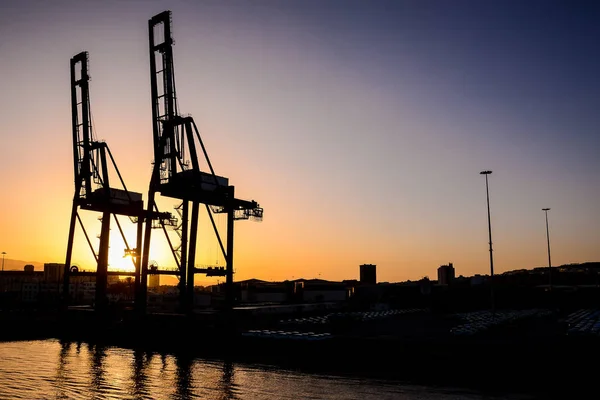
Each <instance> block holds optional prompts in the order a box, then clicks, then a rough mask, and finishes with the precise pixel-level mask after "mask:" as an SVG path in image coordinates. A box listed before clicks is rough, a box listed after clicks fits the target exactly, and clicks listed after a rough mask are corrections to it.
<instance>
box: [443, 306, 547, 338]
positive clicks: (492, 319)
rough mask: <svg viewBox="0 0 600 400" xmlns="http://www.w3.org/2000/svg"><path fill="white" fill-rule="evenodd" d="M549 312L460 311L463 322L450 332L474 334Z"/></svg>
mask: <svg viewBox="0 0 600 400" xmlns="http://www.w3.org/2000/svg"><path fill="white" fill-rule="evenodd" d="M550 314H551V311H549V310H545V309H537V308H536V309H529V310H502V311H496V312H495V313H493V312H492V311H475V312H470V313H461V314H457V316H458V317H459V318H461V319H463V320H464V321H465V322H464V323H462V324H460V325H458V326H456V327H454V328H452V329H451V330H450V333H452V334H454V335H475V334H477V333H481V332H484V331H486V330H488V329H490V328H492V327H494V326H498V325H500V324H503V323H507V322H513V321H517V320H522V319H525V318H532V317H542V316H546V315H550Z"/></svg>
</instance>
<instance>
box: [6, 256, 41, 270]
mask: <svg viewBox="0 0 600 400" xmlns="http://www.w3.org/2000/svg"><path fill="white" fill-rule="evenodd" d="M1 263H2V260H1V259H0V267H1V266H2V264H1ZM27 264H31V265H33V266H34V267H35V270H36V271H43V270H44V263H43V262H39V261H23V260H12V259H10V258H6V259H4V270H5V271H23V267H24V266H26V265H27Z"/></svg>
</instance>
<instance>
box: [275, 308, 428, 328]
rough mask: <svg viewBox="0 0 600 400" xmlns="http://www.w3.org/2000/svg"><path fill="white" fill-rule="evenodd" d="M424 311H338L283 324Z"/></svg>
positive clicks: (324, 321)
mask: <svg viewBox="0 0 600 400" xmlns="http://www.w3.org/2000/svg"><path fill="white" fill-rule="evenodd" d="M419 311H422V310H421V309H417V308H410V309H402V310H385V311H353V312H336V313H331V314H327V315H324V316H317V317H304V318H292V319H286V320H281V321H280V322H281V323H282V324H326V323H328V322H331V320H332V319H336V318H344V317H347V318H353V319H357V320H361V321H369V320H373V319H379V318H387V317H391V316H394V315H402V314H409V313H415V312H419Z"/></svg>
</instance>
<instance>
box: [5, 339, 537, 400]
mask: <svg viewBox="0 0 600 400" xmlns="http://www.w3.org/2000/svg"><path fill="white" fill-rule="evenodd" d="M526 398H529V397H526V396H520V395H519V396H517V395H510V396H508V395H490V394H484V393H479V392H476V391H471V390H462V389H457V388H440V387H428V386H418V385H411V384H407V383H403V382H397V381H385V380H378V379H372V378H368V379H367V378H358V377H349V376H342V375H336V374H314V373H306V372H301V371H295V370H285V369H280V368H276V367H274V366H267V365H257V364H244V363H233V362H227V361H222V360H206V359H200V358H194V357H191V356H185V355H182V354H168V353H167V354H160V353H150V352H146V351H142V350H132V349H125V348H120V347H106V346H99V345H91V344H87V343H78V342H61V341H58V340H34V341H14V342H0V399H219V400H226V399H252V400H254V399H336V400H337V399H360V400H370V399H373V400H375V399H377V400H381V399H401V400H417V399H418V400H467V399H469V400H470V399H488V400H492V399H495V400H501V399H506V400H508V399H526Z"/></svg>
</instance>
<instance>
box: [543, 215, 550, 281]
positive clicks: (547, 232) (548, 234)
mask: <svg viewBox="0 0 600 400" xmlns="http://www.w3.org/2000/svg"><path fill="white" fill-rule="evenodd" d="M542 211H544V213H545V214H546V240H547V242H548V289H549V290H550V291H552V259H551V258H550V230H549V229H548V211H550V209H549V208H542Z"/></svg>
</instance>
